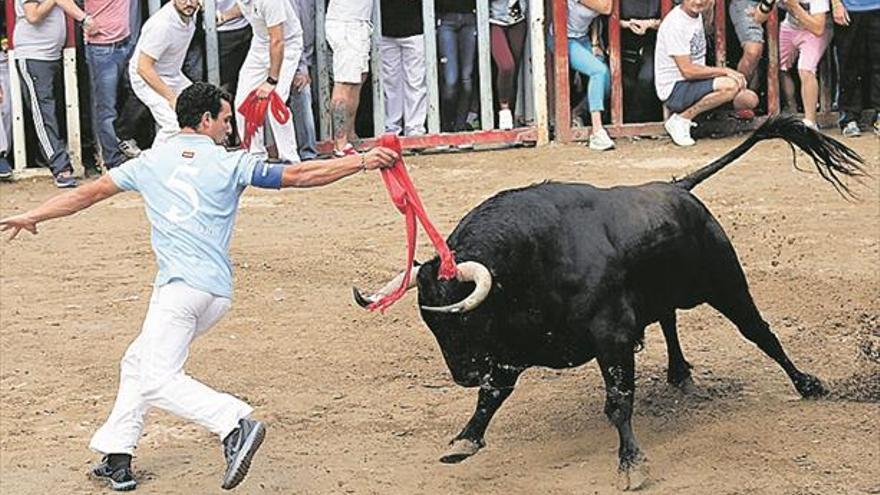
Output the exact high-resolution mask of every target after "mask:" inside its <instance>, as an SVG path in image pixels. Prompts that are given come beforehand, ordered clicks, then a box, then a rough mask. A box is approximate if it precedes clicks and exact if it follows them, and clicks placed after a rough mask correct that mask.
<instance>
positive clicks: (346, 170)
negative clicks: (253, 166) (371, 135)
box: [281, 147, 399, 187]
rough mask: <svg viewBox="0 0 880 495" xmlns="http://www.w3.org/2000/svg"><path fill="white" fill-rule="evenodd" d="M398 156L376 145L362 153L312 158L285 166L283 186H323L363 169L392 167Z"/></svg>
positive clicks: (282, 177)
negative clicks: (321, 158) (322, 158)
mask: <svg viewBox="0 0 880 495" xmlns="http://www.w3.org/2000/svg"><path fill="white" fill-rule="evenodd" d="M398 158H399V155H398V154H397V153H396V152H394V151H392V150H390V149H388V148H382V147H376V148H373V149H371V150H370V151H368V152H366V153H363V154H361V155H351V156H346V157H343V158H332V159H329V160H311V161H307V162H303V163H299V164H296V165H292V166H288V167H285V168H284V172H283V174H282V176H281V187H316V186H323V185H327V184H330V183H332V182H336V181H338V180H339V179H342V178H343V177H347V176H349V175H352V174H355V173H357V172H360V171H363V170H375V169H377V168H387V167H390V166H392V165H394V162H395V161H397V159H398Z"/></svg>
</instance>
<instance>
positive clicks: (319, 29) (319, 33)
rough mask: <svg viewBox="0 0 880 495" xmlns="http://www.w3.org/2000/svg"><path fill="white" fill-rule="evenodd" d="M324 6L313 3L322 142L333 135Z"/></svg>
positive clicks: (328, 54)
mask: <svg viewBox="0 0 880 495" xmlns="http://www.w3.org/2000/svg"><path fill="white" fill-rule="evenodd" d="M326 8H327V7H326V5H325V4H324V2H323V1H317V2H316V3H315V60H316V62H317V64H318V67H317V71H316V73H317V77H318V123H319V128H318V132H319V136H320V139H321V140H322V141H323V140H325V139H330V138H331V137H332V134H333V128H332V123H331V122H332V120H331V118H330V91H331V88H330V70H331V68H332V67H331V61H330V47H329V46H327V37H326V36H325V34H324V25H325V22H326V16H327V13H326Z"/></svg>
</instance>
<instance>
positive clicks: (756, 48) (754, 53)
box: [743, 43, 764, 61]
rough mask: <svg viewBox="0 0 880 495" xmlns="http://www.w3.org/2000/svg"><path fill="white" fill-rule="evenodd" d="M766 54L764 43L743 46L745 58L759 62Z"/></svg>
mask: <svg viewBox="0 0 880 495" xmlns="http://www.w3.org/2000/svg"><path fill="white" fill-rule="evenodd" d="M763 53H764V44H763V43H746V44H745V45H743V58H747V59H749V60H753V61H757V60H758V59H759V58H761V55H763Z"/></svg>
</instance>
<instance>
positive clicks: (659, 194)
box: [355, 117, 862, 488]
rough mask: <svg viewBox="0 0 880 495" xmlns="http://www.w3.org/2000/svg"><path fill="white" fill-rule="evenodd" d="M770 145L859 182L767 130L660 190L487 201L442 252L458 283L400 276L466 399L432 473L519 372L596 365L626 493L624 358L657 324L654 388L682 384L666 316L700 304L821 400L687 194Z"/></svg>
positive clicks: (537, 189)
mask: <svg viewBox="0 0 880 495" xmlns="http://www.w3.org/2000/svg"><path fill="white" fill-rule="evenodd" d="M771 138H782V139H784V140H785V141H787V142H788V143H789V144H793V145H795V146H797V147H798V148H800V149H801V150H803V151H804V152H805V153H807V154H808V155H809V156H810V157H811V158H812V159H813V161H814V162H815V164H816V167H817V169H818V171H819V173H820V174H821V176H822V177H823V178H825V179H826V180H828V181H829V182H831V183H832V184H833V185H834V186H835V188H837V189H838V190H839V191H841V192H842V193H848V189H847V187H846V185H845V184H844V183H843V182H841V181H840V180H839V179H838V175H837V174H840V175H844V176H856V175H859V174H861V173H862V168H861V167H860V164H861V163H862V159H861V158H860V157H859V156H858V155H857V154H856V153H855V152H854V151H852V150H851V149H849V148H847V147H846V146H844V145H842V144H840V143H839V142H837V141H835V140H834V139H831V138H829V137H827V136H824V135H822V134H820V133H818V132H816V131H813V130H811V129H809V128H807V127H806V126H804V125H803V124H802V123H801V122H800V121H799V120H797V119H794V118H792V117H780V118H774V119H770V120H769V121H768V122H766V123H765V124H764V125H763V126H762V127H761V128H760V129H758V130H757V131H756V132H755V133H754V134H753V135H752V136H750V137H749V138H748V139H747V140H746V141H745V142H743V143H742V144H741V145H740V146H738V147H737V148H735V149H734V150H732V151H731V152H729V153H728V154H726V155H724V156H723V157H721V158H720V159H718V160H716V161H715V162H713V163H711V164H709V165H707V166H705V167H703V168H701V169H699V170H697V171H696V172H694V173H692V174H690V175H688V176H687V177H685V178H683V179H680V180H674V181H673V182H671V183H666V182H652V183H648V184H643V185H639V186H618V187H611V188H609V189H600V188H597V187H593V186H590V185H587V184H561V183H543V184H537V185H533V186H530V187H526V188H523V189H516V190H510V191H504V192H501V193H499V194H497V195H496V196H494V197H492V198H490V199H489V200H487V201H485V202H484V203H483V204H481V205H480V206H478V207H477V208H475V209H474V210H472V211H471V212H470V213H468V214H467V216H465V218H464V219H463V220H462V221H461V222H460V223H459V224H458V226H457V227H456V228H455V230H454V231H453V232H452V235H450V236H449V239H448V243H449V247H450V248H451V249H452V250H453V251H454V252H455V253H456V258H457V261H458V262H459V263H460V265H459V266H460V268H461V271H460V272H459V277H458V279H457V280H451V281H440V280H438V278H437V268H438V265H439V260H438V259H437V258H434V259H432V260H431V261H428V262H427V263H425V264H423V265H421V266H417V267H414V268H413V269H412V271H413V272H414V273H413V274H414V275H416V277H414V279H415V280H416V283H417V285H418V293H419V304H420V305H421V307H422V311H421V315H422V318H423V319H424V321H425V323H426V324H427V325H428V327H430V329H431V331H432V332H433V334H434V336H435V337H436V339H437V342H438V343H439V344H440V349H441V350H442V352H443V357H444V359H445V360H446V364H447V366H448V367H449V370H450V371H451V373H452V378H453V379H454V380H455V382H456V383H458V384H459V385H462V386H465V387H476V386H479V387H480V391H479V397H478V400H477V407H476V411H475V412H474V414H473V416H472V417H471V419H470V421H468V423H467V425H466V426H465V427H464V429H463V430H462V431H461V433H459V434H458V436H457V437H455V439H454V440H453V442H452V446H451V448H450V450H449V452H447V454H446V455H444V456H443V458H442V459H441V460H442V461H444V462H459V461H461V460H463V459H465V458H467V457H468V456H470V455H473V454H474V453H476V452H477V450H479V449H480V448H481V447H482V446H483V445H484V441H483V435H484V433H485V431H486V428H487V426H488V424H489V421H490V420H491V419H492V416H493V415H494V414H495V412H496V411H497V410H498V408H499V407H500V406H501V404H502V403H503V402H504V400H505V399H506V398H507V397H508V396H510V394H511V393H512V392H513V388H514V385H515V384H516V381H517V378H518V377H519V375H520V373H522V372H523V371H524V370H525V369H527V368H529V367H531V366H547V367H550V368H557V369H559V368H570V367H573V366H579V365H581V364H584V363H586V362H587V361H589V360H591V359H593V358H596V359H597V361H598V363H599V367H600V369H601V371H602V377H603V378H604V380H605V390H606V401H605V413H606V415H607V416H608V418H609V419H610V420H611V422H612V423H613V424H614V426H615V427H617V430H618V434H619V436H620V450H619V457H620V472H621V473H622V475H623V482H624V483H625V487H629V488H637V487H638V486H639V485H641V483H642V482H643V481H644V479H645V471H644V468H645V462H644V461H645V457H644V456H643V455H642V453H641V452H640V450H639V447H638V445H637V444H636V440H635V437H634V435H633V430H632V425H631V423H630V419H631V416H632V412H633V394H634V389H635V364H634V353H635V350H636V349H637V348H639V347H640V345H641V342H642V340H643V338H644V332H645V327H646V326H647V325H649V324H651V323H654V322H659V323H660V326H661V328H662V330H663V335H664V336H665V339H666V343H667V348H668V357H669V368H668V381H669V382H670V383H672V384H675V385H679V386H683V385H685V384H688V383H690V368H691V365H690V364H689V363H688V362H687V361H686V360H685V358H684V356H683V354H682V351H681V348H680V346H679V343H678V336H677V330H676V323H675V311H676V310H677V309H690V308H693V307H695V306H697V305H699V304H702V303H708V304H709V305H711V306H712V307H714V308H715V309H717V310H718V311H720V312H721V313H722V314H724V316H725V317H727V318H728V319H729V320H730V321H731V322H733V324H734V325H736V327H737V328H738V329H739V331H740V332H741V333H742V335H743V336H744V337H745V338H747V339H748V340H750V341H752V342H753V343H755V344H756V345H757V346H758V348H760V349H761V350H762V351H763V352H764V353H765V354H767V355H768V356H769V357H770V358H772V359H773V360H774V361H776V362H777V363H779V365H780V366H781V367H782V369H783V370H785V372H786V374H788V377H789V378H790V379H791V381H792V383H793V384H794V386H795V388H796V389H797V391H798V392H799V393H800V394H801V395H802V396H803V397H815V396H819V395H822V394H824V393H825V389H824V388H823V386H822V383H821V382H820V381H819V380H818V379H817V378H815V377H814V376H812V375H809V374H807V373H804V372H802V371H800V370H798V368H797V367H796V366H795V365H794V364H793V363H792V362H791V360H790V359H789V358H788V356H787V355H786V354H785V351H784V350H783V349H782V346H781V345H780V343H779V340H777V338H776V336H775V335H774V334H773V332H772V331H771V330H770V328H769V326H768V324H767V322H766V321H764V319H763V318H762V317H761V314H760V312H759V311H758V309H757V308H756V307H755V303H754V301H753V300H752V296H751V295H750V294H749V289H748V284H747V283H746V278H745V275H744V274H743V270H742V267H741V266H740V263H739V261H738V260H737V257H736V253H735V252H734V249H733V246H732V245H731V243H730V240H729V239H728V238H727V236H726V235H725V233H724V230H723V229H722V228H721V225H720V224H719V223H718V221H717V220H716V219H715V218H714V217H713V216H712V214H711V213H709V210H707V209H706V207H705V206H704V205H703V204H702V203H701V202H700V200H699V199H697V198H696V196H694V195H693V194H691V192H690V190H691V189H692V188H693V187H694V186H696V185H697V184H698V183H700V182H701V181H702V180H704V179H706V178H708V177H709V176H711V175H712V174H714V173H715V172H717V171H719V170H721V169H722V168H723V167H724V166H726V165H728V164H729V163H731V162H732V161H733V160H735V159H736V158H738V157H739V156H741V155H742V154H744V153H745V152H746V151H748V150H749V149H750V148H751V147H752V146H754V144H755V143H757V142H759V141H762V140H765V139H771ZM768 180H769V179H768ZM466 262H472V263H466ZM473 262H477V263H473ZM483 267H485V268H483ZM465 268H466V269H465ZM400 280H401V278H400V276H398V279H397V280H396V281H394V282H392V283H390V284H389V285H388V286H386V288H385V289H383V290H381V291H379V293H377V294H376V295H373V296H368V297H364V296H362V295H361V294H360V293H359V292H358V291H357V290H356V289H355V298H356V299H357V301H358V302H359V303H360V304H361V305H366V304H368V303H369V302H371V301H374V300H376V298H377V297H379V296H380V295H382V294H384V293H388V292H389V290H390V289H393V288H394V287H395V286H396V285H395V284H397V285H399V283H400V282H399V281H400ZM474 281H476V282H477V284H476V287H477V288H476V289H475V285H474V283H472V282H474Z"/></svg>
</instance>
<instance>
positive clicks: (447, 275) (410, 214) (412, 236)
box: [369, 134, 457, 311]
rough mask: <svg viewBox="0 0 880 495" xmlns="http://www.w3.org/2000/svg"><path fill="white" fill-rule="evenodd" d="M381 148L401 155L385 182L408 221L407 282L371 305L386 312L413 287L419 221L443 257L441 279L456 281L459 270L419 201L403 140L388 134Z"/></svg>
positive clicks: (385, 175)
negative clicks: (412, 274)
mask: <svg viewBox="0 0 880 495" xmlns="http://www.w3.org/2000/svg"><path fill="white" fill-rule="evenodd" d="M378 144H379V146H384V147H385V148H390V149H392V150H394V151H396V152H397V154H398V156H400V158H398V159H397V162H396V163H395V164H394V165H393V166H392V167H389V168H385V169H382V180H383V181H385V187H386V188H387V189H388V195H389V196H391V202H393V203H394V206H396V207H397V209H398V210H399V211H400V213H402V214H403V215H404V217H405V218H406V266H407V268H406V270H404V274H405V275H404V277H403V282H402V283H401V284H400V287H398V288H397V289H396V290H395V291H394V292H392V293H391V294H389V295H387V296H385V297H383V298H382V299H379V300H378V301H376V302H374V303H372V304H370V306H369V309H370V310H376V309H378V310H379V311H385V310H386V309H388V307H389V306H391V305H392V304H394V303H395V302H397V300H398V299H400V298H401V297H403V295H404V294H405V293H406V288H407V287H408V286H409V279H410V273H411V272H410V268H411V267H412V266H413V260H414V259H415V252H416V232H417V229H418V225H417V224H416V219H418V221H419V222H421V223H422V227H424V228H425V232H427V233H428V237H430V238H431V242H432V243H433V244H434V248H435V249H437V253H438V254H439V255H440V270H439V273H438V274H437V275H438V278H440V279H443V280H449V279H452V278H455V276H456V274H457V269H456V267H455V258H454V256H453V253H452V251H450V250H449V246H447V245H446V241H445V240H444V239H443V237H441V236H440V234H439V233H437V229H435V228H434V226H433V225H432V224H431V221H430V220H429V219H428V214H427V213H425V207H424V206H423V205H422V201H421V199H419V193H418V191H416V187H415V186H414V185H413V183H412V181H411V180H410V178H409V174H408V173H406V165H404V163H403V154H402V153H401V147H400V140H399V139H398V138H397V136H395V135H394V134H385V135H383V136H381V137H380V138H379V143H378Z"/></svg>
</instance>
